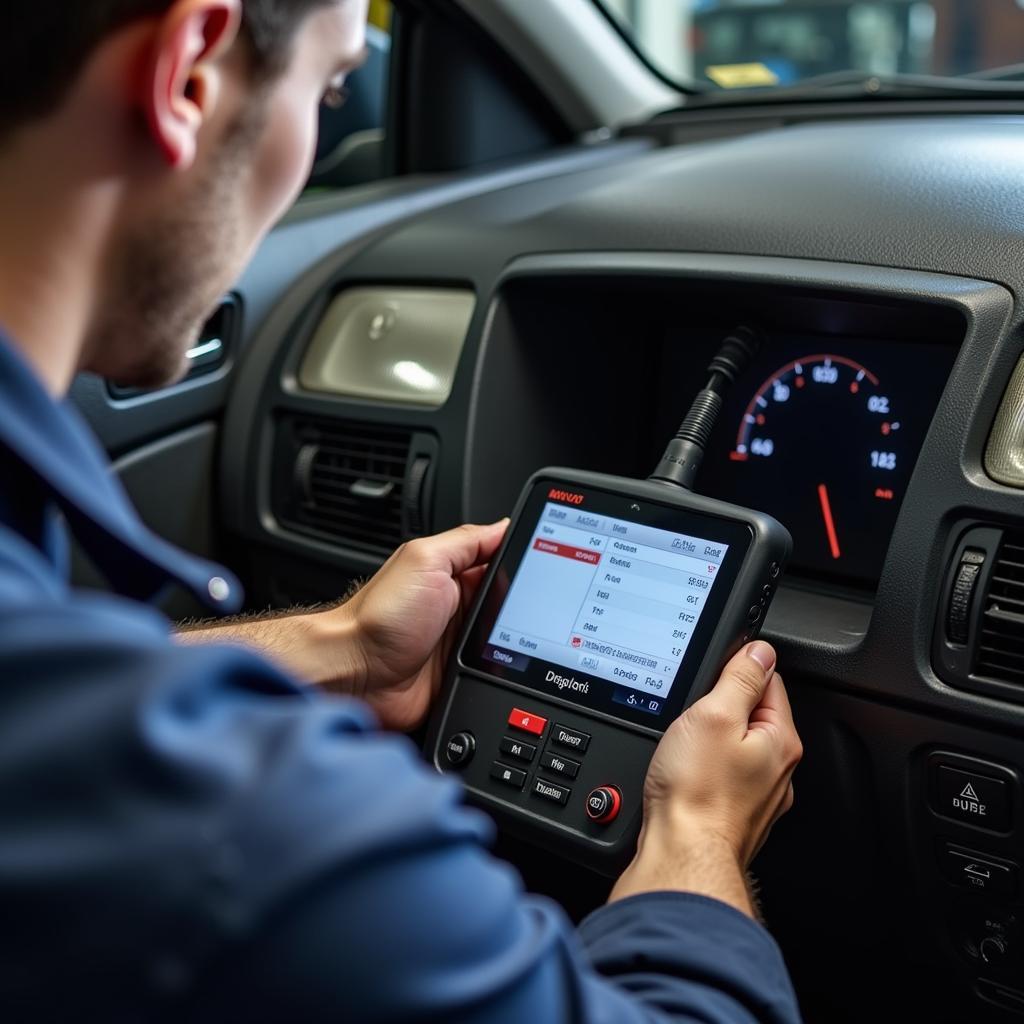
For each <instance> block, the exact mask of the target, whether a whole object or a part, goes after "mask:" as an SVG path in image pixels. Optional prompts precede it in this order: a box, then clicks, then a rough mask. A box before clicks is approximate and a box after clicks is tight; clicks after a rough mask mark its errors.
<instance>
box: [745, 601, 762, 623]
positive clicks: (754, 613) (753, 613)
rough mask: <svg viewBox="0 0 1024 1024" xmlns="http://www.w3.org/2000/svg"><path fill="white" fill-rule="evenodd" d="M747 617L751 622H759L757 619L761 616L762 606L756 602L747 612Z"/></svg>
mask: <svg viewBox="0 0 1024 1024" xmlns="http://www.w3.org/2000/svg"><path fill="white" fill-rule="evenodd" d="M747 618H748V619H749V620H750V621H751V622H757V620H758V619H760V618H761V606H760V605H759V604H755V605H754V607H753V608H751V609H750V611H749V612H747Z"/></svg>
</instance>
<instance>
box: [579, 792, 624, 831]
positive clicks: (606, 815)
mask: <svg viewBox="0 0 1024 1024" xmlns="http://www.w3.org/2000/svg"><path fill="white" fill-rule="evenodd" d="M621 807H622V795H621V794H620V793H619V791H618V790H617V789H616V788H615V787H614V786H599V787H598V788H597V789H595V790H592V791H591V793H590V796H588V797H587V817H588V818H589V819H590V820H591V821H596V822H597V823H598V824H599V825H607V824H608V822H610V821H614V820H615V818H616V817H618V814H619V809H620V808H621Z"/></svg>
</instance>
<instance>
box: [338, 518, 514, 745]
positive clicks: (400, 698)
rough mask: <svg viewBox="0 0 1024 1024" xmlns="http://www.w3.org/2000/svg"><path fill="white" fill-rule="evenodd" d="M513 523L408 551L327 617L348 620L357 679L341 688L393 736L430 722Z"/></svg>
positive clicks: (348, 654) (466, 530)
mask: <svg viewBox="0 0 1024 1024" xmlns="http://www.w3.org/2000/svg"><path fill="white" fill-rule="evenodd" d="M507 527H508V520H507V519H503V520H502V521H501V522H498V523H494V524H493V525H492V526H460V527H459V528H458V529H456V530H449V531H448V532H447V533H442V534H439V535H437V536H436V537H425V538H423V539H422V540H414V541H410V542H409V543H408V544H404V545H402V547H400V548H399V549H398V550H397V551H396V552H395V553H394V554H393V555H392V556H391V558H389V559H388V561H387V562H386V563H385V564H384V565H383V567H382V568H381V570H380V571H379V572H378V573H377V575H376V576H374V577H373V578H372V579H371V580H370V581H369V582H368V583H367V584H366V586H364V587H363V588H362V590H360V591H359V592H358V593H357V594H356V595H355V597H353V598H352V599H351V600H350V601H348V602H346V603H345V604H343V605H341V607H339V608H337V609H335V610H334V611H331V612H322V613H321V615H323V616H325V617H331V616H334V617H338V618H341V619H346V620H347V621H348V622H349V623H351V625H352V626H353V627H354V628H352V629H351V630H349V635H350V636H351V638H352V643H353V648H352V650H351V651H345V652H340V654H341V657H342V659H343V661H347V660H348V659H350V658H354V659H355V664H356V671H355V674H354V677H353V676H348V675H347V673H348V671H350V669H346V670H345V671H343V672H342V673H341V674H340V676H339V678H338V682H337V684H336V685H335V686H332V685H331V683H330V682H328V683H327V685H328V687H329V688H332V689H340V690H342V691H344V692H347V693H354V694H355V695H356V696H359V697H362V698H363V699H364V700H366V701H367V702H368V703H369V704H370V705H372V707H373V708H374V710H375V711H376V712H377V715H378V716H379V717H380V719H381V722H382V724H383V725H384V726H385V727H387V728H390V729H399V730H409V729H413V728H415V727H416V726H418V725H419V724H420V723H421V722H422V721H423V719H424V718H425V717H426V714H427V711H428V709H429V708H430V705H431V703H432V701H433V699H434V697H435V696H436V695H437V692H438V689H439V688H440V686H441V679H442V675H443V673H444V667H445V664H446V662H447V660H448V657H449V655H450V654H451V650H452V647H453V646H454V644H455V641H456V639H457V638H458V635H459V631H460V629H461V628H462V623H463V620H464V618H465V615H466V612H467V611H468V610H469V606H470V604H471V603H472V600H473V598H474V596H475V595H476V592H477V589H478V587H479V586H480V581H481V579H482V577H483V574H484V572H485V571H486V568H487V563H488V562H489V561H490V560H491V558H492V557H493V556H494V553H495V552H496V551H497V550H498V547H499V545H500V544H501V541H502V538H503V537H504V536H505V530H506V528H507Z"/></svg>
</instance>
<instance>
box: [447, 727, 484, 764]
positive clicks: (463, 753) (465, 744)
mask: <svg viewBox="0 0 1024 1024" xmlns="http://www.w3.org/2000/svg"><path fill="white" fill-rule="evenodd" d="M474 753H476V740H475V739H474V738H473V734H472V733H471V732H457V733H456V734H455V735H454V736H449V737H448V742H447V743H446V744H445V745H444V756H445V760H446V761H447V762H448V763H449V764H450V765H451V766H452V767H453V768H459V767H461V766H462V765H464V764H469V762H470V761H471V760H472V759H473V754H474Z"/></svg>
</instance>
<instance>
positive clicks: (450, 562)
mask: <svg viewBox="0 0 1024 1024" xmlns="http://www.w3.org/2000/svg"><path fill="white" fill-rule="evenodd" d="M507 529H508V520H507V519H501V520H499V521H498V522H496V523H492V524H491V525H490V526H459V527H457V528H456V529H454V530H448V531H447V532H445V533H439V534H437V535H436V536H434V537H423V538H422V539H420V540H414V541H411V542H410V543H409V544H408V545H407V547H408V549H409V551H410V552H413V551H415V552H416V553H417V556H418V558H419V559H420V561H421V566H422V567H424V568H427V569H444V570H445V571H446V572H448V573H449V574H450V575H452V576H458V575H460V574H461V573H464V572H465V571H466V570H467V569H471V568H473V566H475V565H485V564H486V563H487V562H489V561H490V560H491V559H492V558H493V557H494V553H495V552H496V551H497V550H498V548H499V547H500V545H501V542H502V539H503V538H504V536H505V531H506V530H507Z"/></svg>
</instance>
